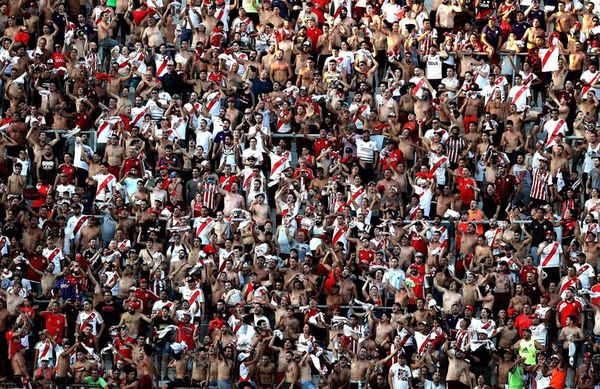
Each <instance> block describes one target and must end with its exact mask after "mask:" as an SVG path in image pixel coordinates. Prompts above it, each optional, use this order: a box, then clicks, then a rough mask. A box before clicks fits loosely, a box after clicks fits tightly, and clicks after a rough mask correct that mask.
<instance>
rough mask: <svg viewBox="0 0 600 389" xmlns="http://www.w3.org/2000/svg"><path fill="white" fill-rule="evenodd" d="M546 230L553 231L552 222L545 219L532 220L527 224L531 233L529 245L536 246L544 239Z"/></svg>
mask: <svg viewBox="0 0 600 389" xmlns="http://www.w3.org/2000/svg"><path fill="white" fill-rule="evenodd" d="M546 231H554V226H553V225H552V223H551V222H550V221H548V220H546V219H544V220H543V221H541V222H540V221H538V220H532V221H531V224H530V225H529V233H530V234H531V247H537V246H539V245H540V243H542V242H543V241H544V240H546Z"/></svg>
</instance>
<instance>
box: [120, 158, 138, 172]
mask: <svg viewBox="0 0 600 389" xmlns="http://www.w3.org/2000/svg"><path fill="white" fill-rule="evenodd" d="M133 168H136V169H137V171H138V177H139V176H141V173H142V161H141V160H140V159H139V158H125V160H124V161H123V177H125V176H126V175H127V173H129V171H130V170H131V169H133Z"/></svg>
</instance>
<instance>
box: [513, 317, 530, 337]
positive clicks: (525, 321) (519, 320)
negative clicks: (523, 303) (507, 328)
mask: <svg viewBox="0 0 600 389" xmlns="http://www.w3.org/2000/svg"><path fill="white" fill-rule="evenodd" d="M529 327H531V315H526V314H524V313H522V314H520V315H519V316H517V317H516V318H515V328H516V329H517V330H519V336H520V337H521V338H522V337H523V330H524V329H526V328H529Z"/></svg>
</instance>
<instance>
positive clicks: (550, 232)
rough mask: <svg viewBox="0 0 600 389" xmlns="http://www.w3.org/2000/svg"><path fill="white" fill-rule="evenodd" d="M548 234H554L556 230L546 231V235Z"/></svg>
mask: <svg viewBox="0 0 600 389" xmlns="http://www.w3.org/2000/svg"><path fill="white" fill-rule="evenodd" d="M548 235H550V236H554V231H552V230H548V231H546V236H548Z"/></svg>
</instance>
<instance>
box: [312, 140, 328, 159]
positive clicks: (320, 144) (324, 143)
mask: <svg viewBox="0 0 600 389" xmlns="http://www.w3.org/2000/svg"><path fill="white" fill-rule="evenodd" d="M330 146H331V142H329V140H328V139H327V138H317V140H316V141H315V146H314V147H315V156H316V157H317V158H318V157H319V155H321V152H322V151H323V150H325V149H326V148H328V147H330Z"/></svg>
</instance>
